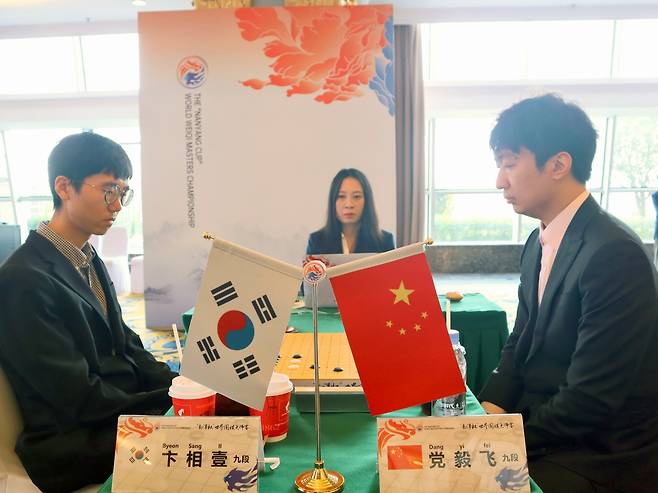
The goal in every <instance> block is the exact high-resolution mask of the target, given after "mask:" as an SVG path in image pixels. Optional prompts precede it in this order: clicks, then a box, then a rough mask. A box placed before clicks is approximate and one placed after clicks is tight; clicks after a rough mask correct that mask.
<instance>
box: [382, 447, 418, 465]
mask: <svg viewBox="0 0 658 493" xmlns="http://www.w3.org/2000/svg"><path fill="white" fill-rule="evenodd" d="M386 451H387V454H386V455H387V456H388V470H389V471H391V470H395V469H422V468H423V446H422V445H391V446H389V447H386Z"/></svg>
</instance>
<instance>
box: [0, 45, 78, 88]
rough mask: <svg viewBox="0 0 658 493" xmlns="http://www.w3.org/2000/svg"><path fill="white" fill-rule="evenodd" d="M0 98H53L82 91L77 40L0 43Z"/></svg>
mask: <svg viewBox="0 0 658 493" xmlns="http://www.w3.org/2000/svg"><path fill="white" fill-rule="evenodd" d="M0 65H1V66H2V67H3V70H2V75H3V76H2V77H0V94H57V93H73V92H78V91H79V90H81V89H82V77H81V75H82V74H81V71H80V64H79V50H78V45H77V38H75V37H72V36H67V37H57V38H26V39H2V40H0Z"/></svg>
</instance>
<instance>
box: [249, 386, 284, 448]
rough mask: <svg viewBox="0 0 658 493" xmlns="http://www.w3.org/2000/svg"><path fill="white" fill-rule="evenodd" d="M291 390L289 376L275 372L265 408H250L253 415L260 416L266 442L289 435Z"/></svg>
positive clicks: (279, 439) (278, 439) (277, 440)
mask: <svg viewBox="0 0 658 493" xmlns="http://www.w3.org/2000/svg"><path fill="white" fill-rule="evenodd" d="M291 392H292V383H291V382H290V379H289V378H288V376H287V375H284V374H283V373H273V374H272V379H271V380H270V384H269V386H268V387H267V397H266V398H265V406H264V407H263V410H262V411H258V410H256V409H249V413H250V414H251V415H252V416H260V422H261V428H262V431H263V440H265V441H266V442H279V441H281V440H283V439H284V438H285V437H286V436H288V416H289V415H290V394H291Z"/></svg>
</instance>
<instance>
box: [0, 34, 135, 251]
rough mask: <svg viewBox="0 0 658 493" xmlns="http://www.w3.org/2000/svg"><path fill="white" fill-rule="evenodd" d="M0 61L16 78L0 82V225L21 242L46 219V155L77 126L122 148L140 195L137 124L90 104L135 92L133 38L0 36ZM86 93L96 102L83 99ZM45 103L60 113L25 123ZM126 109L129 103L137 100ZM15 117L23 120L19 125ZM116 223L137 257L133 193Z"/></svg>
mask: <svg viewBox="0 0 658 493" xmlns="http://www.w3.org/2000/svg"><path fill="white" fill-rule="evenodd" d="M0 64H2V66H4V67H11V70H10V71H7V74H8V75H9V74H14V75H15V76H12V77H3V78H2V80H0V97H1V99H0V106H2V105H3V104H7V105H8V106H7V107H8V109H9V111H8V113H7V114H10V115H11V116H12V119H3V121H0V221H4V222H8V223H15V222H16V223H18V224H19V225H20V226H21V237H22V238H26V236H27V233H28V231H29V230H30V229H34V228H35V227H36V226H37V225H38V224H39V222H40V221H43V220H45V219H49V218H50V217H51V215H52V212H53V205H52V196H51V192H50V188H49V182H48V169H47V160H48V155H49V154H50V151H51V150H52V148H53V147H54V146H55V144H56V143H57V142H58V141H59V140H60V139H61V138H62V137H64V136H66V135H69V134H71V133H77V132H81V131H82V130H83V129H84V130H90V131H95V132H97V133H99V134H101V135H105V136H107V137H109V138H111V139H112V140H114V141H116V142H118V143H119V144H121V145H122V147H123V148H124V149H125V150H126V152H127V153H128V156H129V157H130V159H131V161H132V164H133V168H134V170H133V173H134V176H133V179H132V180H131V182H130V185H131V187H133V188H135V189H136V191H137V192H139V191H140V190H141V163H140V160H141V157H140V145H141V144H140V134H139V128H138V121H137V120H136V118H134V117H129V118H125V117H124V116H122V115H121V114H119V112H117V110H116V107H115V106H114V105H113V104H105V105H103V104H97V103H96V102H95V101H96V100H97V98H98V97H99V96H98V94H99V93H102V94H103V95H105V96H107V97H109V98H110V102H111V103H115V101H116V100H117V95H121V96H124V95H125V93H126V91H128V92H130V91H132V93H133V94H135V91H137V89H138V88H139V48H138V38H137V34H135V33H128V34H107V35H105V34H104V35H93V36H60V37H47V38H25V39H2V40H0ZM89 94H94V96H95V97H94V98H88V97H87V96H88V95H89ZM44 99H46V100H48V103H47V104H48V106H49V107H56V106H57V105H61V108H62V110H61V111H60V112H59V113H58V112H53V111H49V112H45V114H46V115H48V117H47V118H43V117H42V118H40V119H39V120H34V119H29V118H32V117H31V114H32V113H34V111H33V110H32V108H33V107H34V106H35V105H43V104H44V103H43V101H42V100H44ZM128 102H129V103H128V106H129V105H130V100H128ZM133 104H134V105H135V106H136V101H135V102H134V103H133ZM21 105H24V110H23V111H21ZM69 107H70V108H74V109H75V112H76V115H80V121H77V120H76V118H78V117H77V116H76V117H74V118H68V115H64V114H63V113H66V112H67V110H68V108H69ZM99 108H100V110H101V112H100V113H99ZM0 109H2V108H0ZM102 111H107V113H108V114H103V113H102ZM136 113H137V112H136V111H135V114H136ZM22 114H24V115H25V119H24V121H21V120H20V115H22ZM15 115H19V116H15ZM117 115H119V116H117ZM65 117H66V118H65ZM64 120H66V121H67V123H66V124H63V123H62V121H64ZM71 120H74V121H73V122H71ZM137 195H139V193H138V194H137ZM14 211H16V218H15V217H14ZM115 224H116V225H119V226H124V227H126V228H127V229H128V234H129V253H134V254H136V253H142V252H143V246H142V244H143V239H142V210H141V200H140V199H139V197H138V196H137V197H136V198H135V199H134V200H133V202H132V203H131V204H130V206H129V207H127V208H126V209H124V210H123V211H122V212H121V213H120V214H119V216H118V219H117V222H116V223H115Z"/></svg>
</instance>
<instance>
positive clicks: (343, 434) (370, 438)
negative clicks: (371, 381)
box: [99, 391, 541, 493]
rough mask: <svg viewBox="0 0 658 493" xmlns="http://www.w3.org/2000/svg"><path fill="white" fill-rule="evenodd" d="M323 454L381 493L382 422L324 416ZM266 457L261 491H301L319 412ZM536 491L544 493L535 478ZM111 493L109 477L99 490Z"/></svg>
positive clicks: (353, 487) (296, 421)
mask: <svg viewBox="0 0 658 493" xmlns="http://www.w3.org/2000/svg"><path fill="white" fill-rule="evenodd" d="M466 412H467V413H468V414H484V411H483V409H482V407H481V406H480V404H479V403H478V401H477V400H476V399H475V397H474V396H473V394H472V393H471V392H470V391H469V393H468V395H467V399H466ZM420 415H421V414H420V407H418V406H416V407H411V408H409V409H404V410H401V411H397V412H394V413H391V414H388V415H386V416H420ZM321 426H322V436H321V438H322V458H323V459H324V461H325V466H326V467H327V469H334V470H337V471H338V472H340V473H341V474H343V475H344V476H345V491H346V492H350V493H376V492H378V491H379V477H378V475H377V462H376V459H377V421H376V418H374V417H372V416H370V414H367V413H328V414H322V417H321ZM265 455H266V456H267V457H280V458H281V466H280V467H279V468H278V469H276V470H275V471H268V472H265V473H261V474H260V476H259V491H261V492H263V493H283V492H292V491H296V490H295V488H294V487H293V484H294V481H295V478H296V477H297V475H298V474H299V473H301V472H303V471H306V470H308V469H311V468H313V462H314V461H315V415H314V414H313V413H303V414H300V413H299V412H298V411H297V410H296V409H295V408H294V407H291V409H290V428H289V430H288V437H287V438H286V439H285V440H283V441H282V442H278V443H271V444H267V445H266V446H265ZM530 484H531V491H532V492H538V493H541V490H540V489H539V487H538V486H537V485H536V484H535V483H534V482H532V480H531V483H530ZM111 491H112V478H109V479H108V480H107V481H106V482H105V484H104V485H103V487H102V488H101V489H100V490H99V493H110V492H111Z"/></svg>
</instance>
